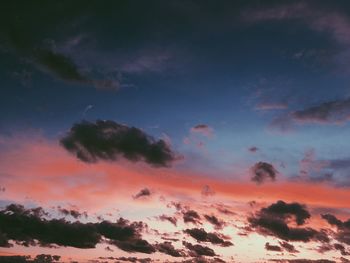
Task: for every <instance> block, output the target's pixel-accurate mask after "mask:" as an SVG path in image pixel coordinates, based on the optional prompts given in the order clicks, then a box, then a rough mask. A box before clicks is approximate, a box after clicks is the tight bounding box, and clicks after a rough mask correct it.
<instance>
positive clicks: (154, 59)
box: [0, 1, 350, 180]
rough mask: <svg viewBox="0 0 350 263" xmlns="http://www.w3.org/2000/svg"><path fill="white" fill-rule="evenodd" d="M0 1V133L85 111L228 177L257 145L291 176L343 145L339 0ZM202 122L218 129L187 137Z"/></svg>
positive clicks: (344, 72) (49, 124) (344, 52)
mask: <svg viewBox="0 0 350 263" xmlns="http://www.w3.org/2000/svg"><path fill="white" fill-rule="evenodd" d="M1 12H2V16H1V17H2V18H1V19H2V22H1V24H2V25H1V36H0V39H1V49H0V52H1V58H2V59H1V62H0V76H1V91H2V92H1V94H2V95H1V97H0V107H1V109H0V120H1V128H0V129H1V132H2V133H4V134H13V133H18V132H19V131H24V130H38V131H40V132H41V133H43V134H44V135H45V136H47V137H49V138H52V139H53V140H55V138H56V139H57V138H59V137H60V136H62V134H63V133H64V132H66V131H67V130H68V129H69V128H70V127H71V126H72V125H73V123H75V122H78V121H81V120H82V119H87V120H90V121H94V120H97V119H102V120H113V121H116V122H119V123H125V124H128V125H130V126H135V127H139V128H141V129H143V130H145V131H146V132H147V133H148V134H151V135H153V136H155V137H161V136H168V137H169V138H170V140H171V142H172V143H173V145H174V147H175V148H176V149H177V150H178V151H179V152H181V153H182V154H184V155H185V156H188V158H185V159H186V161H185V164H182V165H185V166H194V167H197V168H198V169H200V170H205V171H208V168H212V169H213V170H217V169H219V170H222V171H225V173H224V174H225V176H228V175H229V174H230V169H232V167H233V166H235V165H240V164H241V163H242V162H251V161H252V160H255V159H257V158H258V159H259V158H264V159H266V161H270V162H275V163H277V164H278V163H289V165H285V166H283V167H281V168H280V169H281V170H283V171H284V173H285V174H286V175H288V176H296V175H298V173H299V168H298V165H299V162H300V160H301V159H303V156H304V154H305V152H307V151H309V150H310V149H314V150H315V152H316V153H317V154H316V156H317V157H315V158H317V159H320V160H329V159H339V158H340V159H347V158H349V156H348V154H349V150H350V149H349V148H350V145H349V144H348V143H346V141H347V134H348V132H349V126H348V124H347V121H348V119H349V117H348V116H349V114H350V103H349V101H347V100H348V96H349V88H348V81H349V66H350V64H349V62H348V61H349V58H350V36H349V34H350V21H349V12H350V7H349V4H348V3H347V1H337V2H336V4H334V2H333V1H307V2H303V1H298V2H295V1H283V3H281V2H280V1H235V2H232V1H220V2H219V3H214V2H213V1H151V2H147V3H146V2H137V1H104V2H102V3H98V2H95V1H93V2H90V3H85V1H74V2H69V1H61V2H54V3H46V2H40V1H38V2H35V3H30V4H29V3H23V5H21V8H17V6H16V4H15V3H14V4H10V3H8V4H7V5H6V6H5V8H2V11H1ZM324 103H330V104H326V105H324ZM332 103H333V104H332ZM337 103H338V104H339V103H343V104H341V106H336V105H338V104H337ZM310 109H311V111H310ZM297 112H301V114H298V113H297ZM322 113H323V114H322ZM198 124H205V125H207V126H208V127H210V128H211V129H212V130H213V134H214V135H213V136H212V137H211V138H207V137H205V136H202V137H200V135H199V138H197V137H198V135H193V134H192V133H191V128H192V127H194V126H195V125H198ZM191 136H192V137H193V136H197V137H196V138H195V139H193V138H192V139H191V140H192V141H195V142H192V143H188V139H189V138H190V137H191ZM184 141H185V142H187V143H184ZM196 145H197V146H196ZM252 146H256V147H258V148H259V149H260V151H259V152H258V153H257V154H255V155H252V153H250V152H249V151H247V149H248V148H249V147H252ZM203 149H204V150H203ZM257 156H258V157H257ZM315 161H316V160H315ZM209 170H211V169H209ZM332 173H335V174H336V175H337V173H339V176H340V177H343V176H344V172H339V171H335V170H334V171H333V170H332ZM343 179H344V180H345V178H343ZM343 179H341V180H343ZM346 180H347V179H346Z"/></svg>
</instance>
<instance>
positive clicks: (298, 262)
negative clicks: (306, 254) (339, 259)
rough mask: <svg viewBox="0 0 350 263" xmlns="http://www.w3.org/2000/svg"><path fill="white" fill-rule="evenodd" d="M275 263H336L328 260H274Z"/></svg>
mask: <svg viewBox="0 0 350 263" xmlns="http://www.w3.org/2000/svg"><path fill="white" fill-rule="evenodd" d="M273 261H274V262H278V263H336V261H334V260H328V259H274V260H273Z"/></svg>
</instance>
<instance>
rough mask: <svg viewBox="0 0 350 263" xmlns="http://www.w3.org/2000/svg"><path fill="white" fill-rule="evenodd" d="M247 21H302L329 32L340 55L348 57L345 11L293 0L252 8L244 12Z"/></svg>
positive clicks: (349, 38) (348, 26)
mask: <svg viewBox="0 0 350 263" xmlns="http://www.w3.org/2000/svg"><path fill="white" fill-rule="evenodd" d="M242 17H243V19H244V20H245V21H250V22H264V21H269V20H270V21H271V20H275V21H281V20H284V21H301V22H302V23H304V24H305V25H306V26H307V27H308V28H309V29H310V30H312V31H315V32H318V33H324V34H327V35H328V36H329V37H330V38H331V39H332V40H333V41H335V42H336V43H337V44H338V47H341V48H342V49H340V50H341V51H340V55H342V56H343V57H344V56H345V57H348V55H349V54H348V53H347V51H348V50H349V45H350V21H349V18H348V17H347V15H346V14H345V13H342V12H341V11H339V9H338V10H335V9H334V8H333V10H330V9H329V8H325V7H322V6H321V5H320V6H317V5H315V4H310V2H309V3H308V2H306V1H303V2H293V3H287V4H277V5H274V6H272V7H266V8H261V9H251V10H248V11H246V12H243V13H242Z"/></svg>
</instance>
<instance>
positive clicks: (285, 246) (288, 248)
mask: <svg viewBox="0 0 350 263" xmlns="http://www.w3.org/2000/svg"><path fill="white" fill-rule="evenodd" d="M279 244H280V246H281V247H282V248H283V249H284V250H286V251H287V252H289V253H298V252H299V251H298V250H296V249H295V247H294V246H293V245H292V244H289V243H288V242H285V241H283V242H279Z"/></svg>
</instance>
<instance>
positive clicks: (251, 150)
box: [248, 146, 259, 153]
mask: <svg viewBox="0 0 350 263" xmlns="http://www.w3.org/2000/svg"><path fill="white" fill-rule="evenodd" d="M258 150H259V148H258V147H256V146H252V147H250V148H249V149H248V151H250V152H252V153H256V152H257V151H258Z"/></svg>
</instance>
